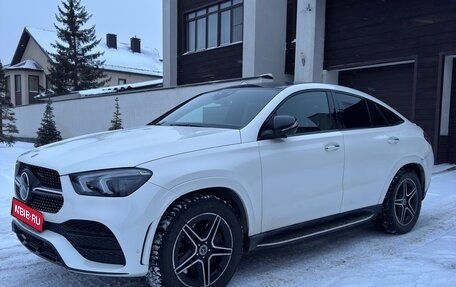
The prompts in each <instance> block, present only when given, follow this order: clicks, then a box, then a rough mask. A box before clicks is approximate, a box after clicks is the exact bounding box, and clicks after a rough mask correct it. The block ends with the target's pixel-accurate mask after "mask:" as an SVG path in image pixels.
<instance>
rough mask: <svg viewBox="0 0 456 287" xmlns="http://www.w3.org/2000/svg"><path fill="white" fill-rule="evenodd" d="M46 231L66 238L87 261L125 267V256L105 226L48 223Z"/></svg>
mask: <svg viewBox="0 0 456 287" xmlns="http://www.w3.org/2000/svg"><path fill="white" fill-rule="evenodd" d="M45 228H46V229H48V230H51V231H54V232H56V233H58V234H60V235H62V236H63V237H65V238H66V239H67V240H68V241H69V242H70V243H71V245H73V247H74V248H75V249H76V250H77V251H78V252H79V253H80V254H81V255H82V256H83V257H84V258H86V259H87V260H91V261H96V262H100V263H109V264H120V265H125V256H124V254H123V252H122V249H121V247H120V245H119V242H118V241H117V239H116V237H115V236H114V234H113V233H112V232H111V230H109V228H108V227H106V226H105V225H103V224H101V223H98V222H94V221H86V220H70V221H67V222H65V223H62V224H57V223H49V222H48V223H47V224H46V226H45Z"/></svg>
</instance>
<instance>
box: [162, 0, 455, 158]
mask: <svg viewBox="0 0 456 287" xmlns="http://www.w3.org/2000/svg"><path fill="white" fill-rule="evenodd" d="M455 14H456V2H455V1H439V2H438V4H436V3H434V2H433V1H425V0H417V1H414V2H413V5H412V6H410V1H405V0H400V1H397V0H374V1H364V0H287V1H285V0H283V1H277V0H244V1H243V0H229V1H226V0H220V1H214V0H166V1H163V35H164V40H163V45H164V49H163V53H164V55H163V64H164V66H163V69H164V70H163V85H164V86H165V87H167V86H176V85H185V84H191V83H201V82H208V81H214V80H224V79H236V78H243V77H251V76H255V75H259V74H264V73H271V74H273V76H274V79H275V81H276V82H277V83H281V84H283V83H292V82H327V83H335V84H341V85H345V86H350V87H354V88H356V89H359V90H361V91H364V92H367V93H369V94H371V95H373V96H375V97H378V98H379V99H381V100H383V101H384V102H386V103H388V104H389V105H391V106H392V107H394V108H395V109H397V110H398V111H399V112H401V113H402V114H403V115H404V116H406V117H407V118H409V119H410V120H412V121H414V122H415V123H417V124H418V125H420V126H421V127H422V128H423V129H424V130H425V131H426V133H427V134H429V136H430V138H431V141H432V144H433V148H434V152H435V155H436V159H437V162H456V72H455V73H453V67H454V58H455V57H456V17H454V15H455ZM453 83H454V84H455V85H453ZM453 87H454V88H453Z"/></svg>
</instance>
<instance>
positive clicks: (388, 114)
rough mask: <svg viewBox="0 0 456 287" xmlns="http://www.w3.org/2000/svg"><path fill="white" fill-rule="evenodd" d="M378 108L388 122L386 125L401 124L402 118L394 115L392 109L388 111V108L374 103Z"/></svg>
mask: <svg viewBox="0 0 456 287" xmlns="http://www.w3.org/2000/svg"><path fill="white" fill-rule="evenodd" d="M376 106H377V108H378V110H379V111H380V112H381V113H382V115H383V117H384V118H385V119H386V121H387V122H388V125H390V126H395V125H399V124H402V123H403V122H404V120H403V119H402V118H401V117H399V116H398V115H396V114H395V113H394V112H393V111H390V110H389V109H387V108H385V107H384V106H382V105H376Z"/></svg>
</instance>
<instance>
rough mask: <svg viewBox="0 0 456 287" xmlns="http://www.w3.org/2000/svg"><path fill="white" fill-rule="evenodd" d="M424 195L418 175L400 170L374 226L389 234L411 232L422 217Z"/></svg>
mask: <svg viewBox="0 0 456 287" xmlns="http://www.w3.org/2000/svg"><path fill="white" fill-rule="evenodd" d="M422 194H423V189H422V186H421V182H420V180H419V179H418V177H417V175H416V173H415V172H414V171H410V170H400V171H399V172H398V173H397V174H396V176H395V177H394V179H393V181H392V183H391V185H390V187H389V189H388V192H387V193H386V196H385V200H384V201H383V206H382V211H381V213H380V214H379V215H378V216H377V218H375V219H374V224H375V225H376V226H377V227H378V228H379V229H380V230H381V231H384V232H387V233H392V234H403V233H407V232H409V231H410V230H412V228H413V227H414V226H415V224H416V221H417V220H418V217H419V215H420V211H421V201H422Z"/></svg>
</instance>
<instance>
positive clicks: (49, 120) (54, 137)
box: [35, 98, 62, 147]
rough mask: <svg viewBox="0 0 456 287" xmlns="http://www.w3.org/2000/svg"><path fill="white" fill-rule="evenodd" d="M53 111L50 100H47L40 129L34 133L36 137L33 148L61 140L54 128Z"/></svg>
mask: <svg viewBox="0 0 456 287" xmlns="http://www.w3.org/2000/svg"><path fill="white" fill-rule="evenodd" d="M53 110H54V108H53V107H52V101H51V98H48V101H47V104H46V108H45V110H44V114H43V119H42V120H41V127H39V128H38V131H37V132H36V134H37V135H38V137H37V139H36V142H35V147H39V146H42V145H45V144H49V143H53V142H57V141H61V140H62V136H61V135H60V132H59V131H58V130H57V128H56V126H55V121H54V112H53Z"/></svg>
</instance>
